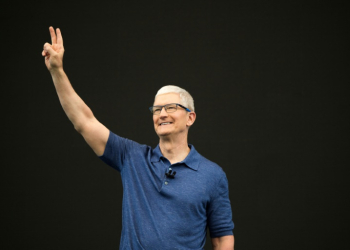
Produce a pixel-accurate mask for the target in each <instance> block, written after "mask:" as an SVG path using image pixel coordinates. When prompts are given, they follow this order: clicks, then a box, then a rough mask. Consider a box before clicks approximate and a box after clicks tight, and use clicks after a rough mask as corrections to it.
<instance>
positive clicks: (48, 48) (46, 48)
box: [44, 43, 57, 56]
mask: <svg viewBox="0 0 350 250" xmlns="http://www.w3.org/2000/svg"><path fill="white" fill-rule="evenodd" d="M44 51H45V52H46V54H47V53H49V54H50V55H52V56H53V55H55V54H57V52H56V51H55V50H54V49H53V48H52V46H51V44H49V43H45V44H44Z"/></svg>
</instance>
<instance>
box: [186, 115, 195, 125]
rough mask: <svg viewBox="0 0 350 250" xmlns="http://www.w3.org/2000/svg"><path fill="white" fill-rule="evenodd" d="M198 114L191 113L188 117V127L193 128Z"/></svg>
mask: <svg viewBox="0 0 350 250" xmlns="http://www.w3.org/2000/svg"><path fill="white" fill-rule="evenodd" d="M196 116H197V115H196V113H195V112H193V111H191V112H190V113H189V115H188V120H187V123H186V126H187V127H191V126H192V125H193V123H194V121H195V120H196Z"/></svg>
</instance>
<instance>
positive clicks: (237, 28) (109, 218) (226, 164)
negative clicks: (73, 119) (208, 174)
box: [1, 0, 349, 250]
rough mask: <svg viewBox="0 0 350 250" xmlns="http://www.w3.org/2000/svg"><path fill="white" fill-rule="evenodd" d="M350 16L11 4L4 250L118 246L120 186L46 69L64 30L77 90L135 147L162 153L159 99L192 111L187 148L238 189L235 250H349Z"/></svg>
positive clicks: (7, 7)
mask: <svg viewBox="0 0 350 250" xmlns="http://www.w3.org/2000/svg"><path fill="white" fill-rule="evenodd" d="M343 3H344V4H341V3H336V2H334V1H333V2H330V1H329V2H326V1H323V2H315V3H311V2H306V1H209V0H203V1H150V2H144V1H98V2H92V1H90V2H80V3H78V2H71V3H64V2H44V1H37V2H34V3H30V4H29V3H26V4H24V3H22V2H11V3H10V2H6V3H5V4H4V7H3V8H2V10H1V20H2V21H1V30H2V35H1V40H2V41H1V43H2V80H3V82H2V88H3V91H2V110H3V113H2V118H3V119H2V121H3V122H2V127H3V129H2V132H3V133H2V134H3V135H2V137H3V140H2V141H3V146H2V149H3V150H2V151H3V162H2V164H1V165H2V168H1V169H2V179H3V181H2V185H3V188H2V193H3V195H2V197H3V199H2V208H3V212H2V213H1V215H2V222H3V223H1V224H2V227H3V232H5V234H3V236H4V240H2V243H1V248H2V249H54V250H56V249H106V250H107V249H118V246H119V239H120V232H121V197H122V186H121V180H120V176H119V173H118V172H117V171H115V170H113V169H112V168H110V167H108V166H107V165H105V164H104V163H103V162H102V161H100V160H99V159H98V158H97V157H96V156H95V155H94V153H93V152H92V150H91V149H90V148H89V147H88V146H87V145H86V144H85V142H84V140H83V139H82V138H81V136H80V135H79V134H78V133H77V132H76V131H75V130H74V128H73V126H72V124H71V123H70V122H69V120H68V119H67V118H66V116H65V114H64V112H63V110H62V108H61V106H60V104H59V101H58V98H57V95H56V92H55V89H54V87H53V84H52V80H51V77H50V74H49V72H48V71H47V69H46V67H45V65H44V59H43V58H42V56H41V51H42V46H43V44H44V43H45V42H50V36H49V32H48V27H49V26H50V25H52V26H54V27H59V28H61V30H62V34H63V38H64V45H65V50H66V52H65V57H64V68H65V71H66V73H67V74H68V76H69V78H70V80H71V82H72V85H73V86H74V88H75V90H76V91H77V93H78V94H79V95H80V96H81V97H82V98H83V100H84V101H85V102H86V103H87V104H88V105H89V106H90V108H91V109H92V110H93V112H94V114H95V116H96V117H97V118H98V119H99V120H100V121H101V122H102V123H103V124H105V125H106V126H107V127H108V128H109V129H110V130H112V131H113V132H115V133H117V134H119V135H121V136H123V137H127V138H129V139H132V140H135V141H137V142H139V143H142V144H148V145H151V146H156V145H157V143H158V138H157V136H156V134H155V133H154V130H153V125H152V118H151V114H150V113H149V111H148V110H147V107H149V106H150V105H151V104H152V102H153V98H154V95H155V94H156V92H157V90H158V89H159V88H160V87H162V86H163V85H168V84H174V85H178V86H180V87H183V88H185V89H186V90H188V91H189V92H190V93H191V94H192V95H193V97H194V100H195V107H196V111H197V121H196V123H195V125H194V126H193V127H192V128H191V131H190V135H189V142H190V143H191V144H194V145H195V147H196V149H197V150H198V151H199V152H200V153H201V154H202V155H204V156H205V157H206V158H208V159H210V160H212V161H214V162H216V163H218V164H219V165H220V166H221V167H222V168H223V169H224V171H225V172H226V174H227V177H228V179H229V184H230V198H231V204H232V210H233V220H234V222H235V230H234V234H235V239H236V246H235V249H236V250H255V249H260V250H261V249H264V250H272V249H273V250H280V249H285V250H289V249H348V248H349V243H348V242H349V241H348V239H349V236H348V234H349V220H348V216H347V214H348V211H349V195H348V192H347V189H348V188H349V161H348V155H349V136H348V131H347V130H348V128H349V103H348V99H349V97H348V96H349V95H348V93H347V92H346V87H347V85H348V84H349V79H348V72H349V63H348V55H349V53H348V52H349V43H348V39H347V38H348V32H349V31H348V25H347V24H346V23H347V21H348V20H347V19H348V18H347V17H348V16H349V10H348V8H346V7H345V2H343ZM206 249H210V239H209V238H208V240H207V248H206Z"/></svg>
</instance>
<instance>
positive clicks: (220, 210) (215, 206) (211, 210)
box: [207, 176, 234, 238]
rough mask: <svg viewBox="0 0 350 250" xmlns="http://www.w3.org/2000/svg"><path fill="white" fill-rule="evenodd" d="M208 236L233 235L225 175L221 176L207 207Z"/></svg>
mask: <svg viewBox="0 0 350 250" xmlns="http://www.w3.org/2000/svg"><path fill="white" fill-rule="evenodd" d="M207 216H208V227H209V232H210V237H212V238H216V237H221V236H226V235H233V232H232V230H233V228H234V224H233V222H232V210H231V203H230V199H229V192H228V181H227V178H226V176H224V177H222V178H221V180H220V181H219V184H218V185H217V187H216V190H215V192H214V193H213V195H212V198H211V200H210V202H209V205H208V209H207Z"/></svg>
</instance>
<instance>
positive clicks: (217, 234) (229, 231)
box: [210, 230, 233, 238]
mask: <svg viewBox="0 0 350 250" xmlns="http://www.w3.org/2000/svg"><path fill="white" fill-rule="evenodd" d="M227 235H233V232H232V230H227V231H222V232H217V233H210V237H211V238H217V237H222V236H227Z"/></svg>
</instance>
